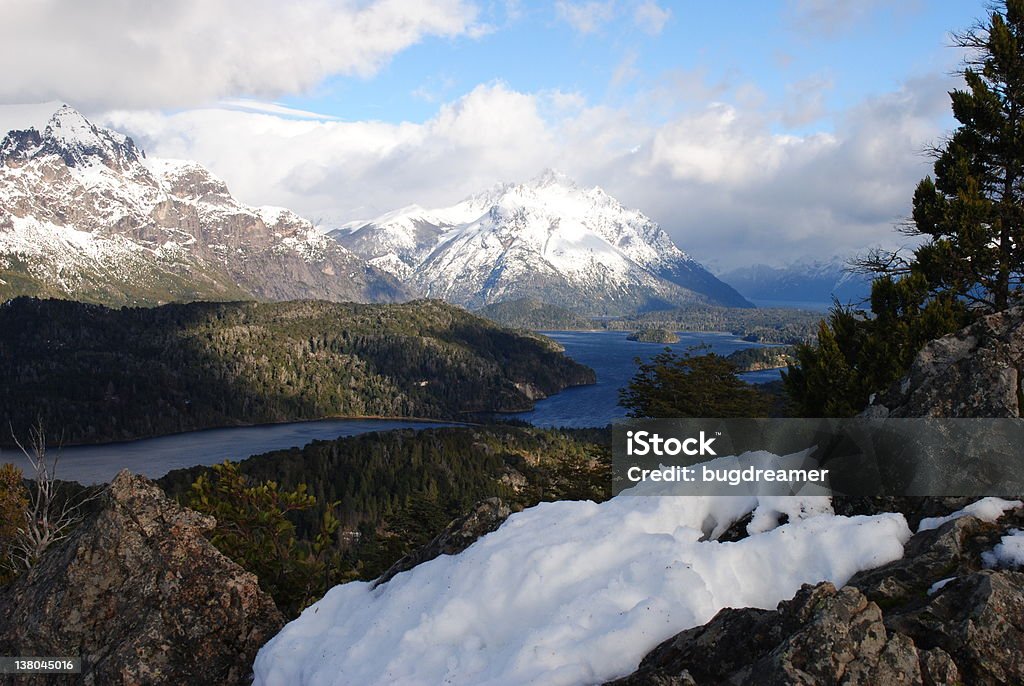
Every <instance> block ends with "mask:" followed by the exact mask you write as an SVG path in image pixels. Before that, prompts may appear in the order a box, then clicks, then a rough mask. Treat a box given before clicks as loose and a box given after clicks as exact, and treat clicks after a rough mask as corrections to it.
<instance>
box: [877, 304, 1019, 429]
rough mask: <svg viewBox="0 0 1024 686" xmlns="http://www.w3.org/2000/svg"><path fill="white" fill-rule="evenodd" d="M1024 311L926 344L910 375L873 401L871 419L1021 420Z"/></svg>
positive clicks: (1002, 315)
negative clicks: (995, 418)
mask: <svg viewBox="0 0 1024 686" xmlns="http://www.w3.org/2000/svg"><path fill="white" fill-rule="evenodd" d="M1022 369H1024V307H1017V308H1014V309H1011V310H1006V311H1005V312H999V313H996V314H991V315H988V316H987V317H983V318H982V319H980V320H978V321H977V322H975V323H974V324H972V325H971V326H969V327H967V328H965V329H963V330H961V331H958V332H957V333H953V334H949V335H948V336H943V337H942V338H938V339H936V340H934V341H931V342H930V343H928V344H927V345H926V346H925V347H924V348H922V349H921V352H920V353H918V355H917V357H916V358H915V360H914V363H913V365H912V366H911V368H910V372H909V373H908V374H907V375H906V376H905V377H903V379H902V380H901V381H899V382H898V383H897V384H895V385H894V387H893V388H891V389H890V390H889V391H887V392H886V393H883V394H880V395H879V396H878V397H876V398H874V400H873V402H872V403H871V405H870V406H869V407H868V409H867V410H866V411H865V413H864V414H865V415H866V416H869V417H1019V416H1020V410H1021V386H1020V384H1021V370H1022Z"/></svg>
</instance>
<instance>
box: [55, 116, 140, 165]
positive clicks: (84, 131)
mask: <svg viewBox="0 0 1024 686" xmlns="http://www.w3.org/2000/svg"><path fill="white" fill-rule="evenodd" d="M43 142H44V144H46V143H49V144H50V145H51V146H52V147H54V148H56V149H57V150H59V151H60V152H61V153H62V157H64V159H65V161H66V162H67V163H68V165H69V166H75V165H76V164H80V163H82V162H85V161H86V160H88V159H89V158H90V157H97V158H99V159H100V160H102V161H103V162H105V163H107V164H112V163H116V164H117V165H118V166H122V167H123V166H125V165H130V164H133V163H136V162H138V161H139V158H140V157H144V156H145V155H144V154H143V153H141V151H139V149H138V148H136V147H135V143H134V142H133V141H132V139H131V138H128V136H125V135H124V134H121V133H118V132H116V131H111V130H110V129H104V128H100V127H98V126H96V125H95V124H93V123H92V122H91V121H89V120H88V119H86V118H85V116H84V115H82V113H81V112H79V111H78V110H76V109H75V108H73V107H71V106H69V105H61V107H60V108H59V109H58V110H57V111H56V112H54V113H53V116H52V117H50V121H49V123H48V124H47V125H46V129H45V130H44V131H43Z"/></svg>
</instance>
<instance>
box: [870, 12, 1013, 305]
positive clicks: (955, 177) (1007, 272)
mask: <svg viewBox="0 0 1024 686" xmlns="http://www.w3.org/2000/svg"><path fill="white" fill-rule="evenodd" d="M955 44H956V45H957V46H958V47H961V48H964V49H966V50H967V51H968V53H967V54H968V56H967V58H966V60H965V66H964V69H963V72H962V73H963V77H964V82H965V84H966V88H965V89H957V90H954V91H952V92H950V99H951V101H952V109H953V116H954V117H955V118H956V120H957V122H959V126H958V127H957V129H956V130H955V131H954V133H953V135H952V136H951V137H950V139H949V141H948V142H947V143H946V145H945V146H944V147H940V148H939V149H938V150H936V151H935V152H936V155H937V157H936V160H935V166H934V178H932V177H931V176H928V177H925V178H924V179H923V180H922V181H921V182H920V183H919V184H918V186H917V190H916V191H915V192H914V200H913V214H912V221H911V222H910V223H909V224H908V225H907V226H906V228H905V231H906V232H907V233H908V234H910V235H913V236H921V237H924V238H925V239H926V240H925V242H924V243H923V244H922V245H921V246H920V247H919V248H917V249H916V250H915V251H914V254H913V258H912V259H910V260H901V259H900V258H899V256H895V255H889V256H887V258H886V259H880V256H879V255H878V254H876V255H873V256H872V258H871V259H869V260H868V261H867V263H866V265H867V266H868V267H869V268H873V269H874V270H875V271H877V272H880V273H882V274H885V275H889V276H900V277H901V276H905V275H908V274H918V275H920V276H921V277H922V278H923V279H924V280H925V281H926V282H927V285H928V289H927V294H928V295H929V296H936V295H947V294H951V295H953V296H955V297H956V298H958V299H961V300H962V301H964V302H967V303H970V305H971V306H972V308H973V309H974V310H975V311H977V312H991V311H1000V310H1004V309H1006V308H1007V307H1008V306H1010V305H1011V304H1012V302H1013V300H1014V298H1015V296H1018V295H1019V291H1020V287H1021V279H1022V275H1024V131H1022V128H1024V0H1005V2H1002V3H1000V4H999V5H998V6H997V7H996V9H995V10H993V12H992V13H991V15H990V16H989V18H988V21H987V22H986V23H984V24H979V25H978V26H976V27H974V28H972V29H970V30H968V31H965V32H963V33H960V34H957V35H956V36H955Z"/></svg>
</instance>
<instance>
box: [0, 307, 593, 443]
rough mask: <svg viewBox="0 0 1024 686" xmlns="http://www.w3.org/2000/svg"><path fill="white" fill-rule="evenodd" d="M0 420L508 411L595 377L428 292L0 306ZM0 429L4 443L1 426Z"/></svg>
mask: <svg viewBox="0 0 1024 686" xmlns="http://www.w3.org/2000/svg"><path fill="white" fill-rule="evenodd" d="M0 377H2V378H3V379H4V384H3V385H2V387H0V416H3V417H5V418H7V419H9V421H10V422H11V427H12V428H13V431H14V433H15V434H16V435H19V436H21V435H27V430H28V427H29V426H31V425H32V424H33V423H34V422H35V421H36V419H37V418H40V419H42V421H43V424H44V425H45V426H46V429H47V431H48V434H49V435H48V437H47V438H48V441H49V442H50V443H51V444H56V443H58V442H61V441H63V442H64V443H76V442H106V441H113V440H127V439H132V438H140V437H146V436H155V435H160V434H167V433H174V432H179V431H190V430H194V429H203V428H211V427H215V426H231V425H239V424H246V423H260V422H277V421H288V420H296V419H313V418H321V417H327V416H360V415H371V416H378V415H379V416H396V417H397V416H405V417H412V416H417V417H431V418H462V417H466V416H467V415H469V414H471V413H477V412H498V411H502V412H507V411H519V410H524V409H528V408H530V407H532V405H533V401H534V400H536V399H539V398H543V397H545V396H547V395H550V394H552V393H557V392H559V391H560V390H562V389H563V388H566V387H567V386H572V385H580V384H588V383H593V382H594V373H593V371H592V370H590V369H589V368H587V367H584V366H582V365H580V364H577V363H576V362H574V361H572V360H570V359H569V358H567V357H565V356H563V355H562V354H560V353H559V352H558V350H557V347H556V346H554V344H553V343H551V342H550V341H548V340H547V339H544V338H542V337H538V336H533V337H526V336H524V335H520V334H517V333H515V332H512V331H509V330H507V329H502V328H500V327H498V326H496V325H494V324H492V323H491V322H488V321H486V320H484V319H481V318H479V317H476V316H474V315H472V314H470V313H468V312H466V311H464V310H462V309H459V308H456V307H452V306H450V305H447V304H444V303H441V302H438V301H417V302H413V303H405V304H400V305H358V304H353V303H328V302H320V301H302V302H285V303H190V304H185V305H179V304H174V305H165V306H162V307H157V308H150V309H147V308H125V309H122V310H111V309H107V308H105V307H102V306H98V305H86V304H81V303H72V302H66V301H59V300H47V301H40V300H33V299H29V298H17V299H15V300H13V301H10V302H8V303H6V304H4V305H2V306H0ZM5 433H7V432H5ZM0 440H3V441H8V442H9V441H10V440H11V437H10V435H7V436H4V437H3V439H0Z"/></svg>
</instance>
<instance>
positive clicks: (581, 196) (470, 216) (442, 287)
mask: <svg viewBox="0 0 1024 686" xmlns="http://www.w3.org/2000/svg"><path fill="white" fill-rule="evenodd" d="M347 229H348V230H340V231H336V232H334V233H332V236H333V237H334V238H335V239H336V240H338V241H339V242H340V243H342V245H344V246H345V247H347V248H349V249H350V250H352V251H353V252H355V253H356V254H358V255H360V256H362V257H364V258H365V259H367V260H369V261H370V262H371V264H374V265H375V266H377V267H379V268H380V269H383V270H385V271H389V272H391V273H392V274H393V275H395V276H396V277H398V278H399V279H401V280H403V281H405V282H406V283H407V284H408V285H410V286H412V287H413V288H414V289H415V290H417V291H418V292H420V293H421V294H422V295H426V296H428V297H437V298H442V299H445V300H449V301H450V302H454V303H456V304H460V305H464V306H469V307H478V306H482V305H488V304H491V303H495V302H501V301H504V300H513V299H517V298H520V297H536V298H538V299H540V300H542V301H543V302H547V303H550V304H557V305H567V306H569V307H573V308H575V309H578V310H581V311H587V312H591V313H598V314H607V313H622V312H632V311H637V310H642V309H652V308H662V307H670V306H672V305H674V304H682V303H687V302H715V303H723V304H730V305H738V306H747V305H749V303H747V302H746V301H745V300H744V299H743V298H742V297H741V296H740V295H739V294H738V293H736V292H735V291H733V290H732V289H731V288H729V287H728V286H727V285H725V284H723V283H721V282H720V281H718V280H717V279H715V277H714V276H712V275H711V274H710V273H709V272H707V270H705V269H704V268H703V267H702V266H701V265H699V264H698V263H696V262H695V261H694V260H692V259H691V258H690V257H689V256H688V255H687V254H686V253H684V252H683V251H682V250H680V249H679V248H678V247H676V245H675V244H674V243H673V242H672V239H671V238H670V237H669V236H668V234H667V233H665V231H664V230H662V229H661V227H660V226H658V224H657V223H656V222H654V221H653V220H651V219H650V218H649V217H647V216H646V215H644V214H643V213H642V212H640V211H639V210H634V209H627V208H625V207H623V205H622V204H621V203H619V202H618V201H617V200H615V199H614V198H612V197H611V196H609V195H608V194H607V193H605V192H604V191H603V190H601V189H600V188H597V187H595V188H591V189H589V190H585V189H581V188H580V187H579V186H578V185H577V184H576V183H575V182H574V181H573V180H572V179H570V178H569V177H568V176H566V175H565V174H563V173H561V172H558V171H555V170H551V169H547V170H545V171H544V172H542V173H541V174H540V175H538V176H536V177H534V178H533V179H531V180H530V181H527V182H525V183H503V184H498V185H496V186H494V187H492V188H491V189H489V190H487V191H485V192H483V193H479V194H477V195H473V196H470V197H469V198H467V199H466V200H463V201H462V202H460V203H458V204H456V205H454V206H451V207H446V208H438V209H429V210H424V209H422V208H419V207H417V206H413V207H407V208H403V209H402V210H398V211H396V212H391V213H388V214H385V215H383V216H381V217H379V218H378V219H376V220H375V221H372V222H359V223H353V224H350V225H348V226H347Z"/></svg>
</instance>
